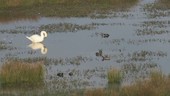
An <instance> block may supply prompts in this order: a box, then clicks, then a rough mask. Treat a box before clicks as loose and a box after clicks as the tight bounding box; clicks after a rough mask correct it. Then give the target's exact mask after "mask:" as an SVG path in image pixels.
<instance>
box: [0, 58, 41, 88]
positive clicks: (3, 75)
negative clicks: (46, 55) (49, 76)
mask: <svg viewBox="0 0 170 96" xmlns="http://www.w3.org/2000/svg"><path fill="white" fill-rule="evenodd" d="M43 80H44V69H43V63H42V62H35V63H26V62H21V61H14V60H11V61H7V62H5V63H4V64H3V65H2V67H1V70H0V83H1V86H2V87H20V86H21V87H29V86H30V87H34V86H35V87H36V86H39V85H42V84H43Z"/></svg>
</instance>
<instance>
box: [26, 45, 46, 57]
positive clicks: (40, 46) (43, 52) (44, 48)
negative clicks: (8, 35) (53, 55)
mask: <svg viewBox="0 0 170 96" xmlns="http://www.w3.org/2000/svg"><path fill="white" fill-rule="evenodd" d="M28 46H29V47H30V48H32V49H33V50H38V49H40V50H41V53H42V54H46V53H47V51H48V49H47V48H46V47H45V46H44V44H42V43H32V44H29V45H28Z"/></svg>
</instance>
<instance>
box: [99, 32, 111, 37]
mask: <svg viewBox="0 0 170 96" xmlns="http://www.w3.org/2000/svg"><path fill="white" fill-rule="evenodd" d="M101 36H102V38H108V37H109V36H110V35H109V34H107V33H101Z"/></svg>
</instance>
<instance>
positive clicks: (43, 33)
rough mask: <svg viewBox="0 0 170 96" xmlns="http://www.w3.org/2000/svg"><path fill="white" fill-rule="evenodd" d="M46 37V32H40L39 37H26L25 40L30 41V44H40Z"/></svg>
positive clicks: (35, 35)
mask: <svg viewBox="0 0 170 96" xmlns="http://www.w3.org/2000/svg"><path fill="white" fill-rule="evenodd" d="M45 37H47V32H46V31H41V33H40V35H38V34H34V35H32V36H30V37H28V36H26V38H27V39H29V40H30V41H32V43H40V42H43V41H44V38H45Z"/></svg>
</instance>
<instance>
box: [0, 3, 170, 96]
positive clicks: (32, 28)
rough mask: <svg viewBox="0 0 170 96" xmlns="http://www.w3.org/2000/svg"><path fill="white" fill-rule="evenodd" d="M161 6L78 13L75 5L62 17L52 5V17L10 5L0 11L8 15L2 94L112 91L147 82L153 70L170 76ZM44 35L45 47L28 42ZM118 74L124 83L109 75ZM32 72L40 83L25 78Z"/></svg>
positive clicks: (2, 39)
mask: <svg viewBox="0 0 170 96" xmlns="http://www.w3.org/2000/svg"><path fill="white" fill-rule="evenodd" d="M101 1H102V0H101ZM165 1H166V0H165ZM45 2H46V1H45V0H44V1H43V0H42V3H40V2H38V4H39V6H35V9H36V8H39V9H41V5H43V4H45ZM110 2H111V0H110ZM131 2H132V1H131ZM162 2H163V1H161V0H160V1H158V2H156V1H155V0H141V1H135V0H134V1H133V3H128V2H126V3H125V5H121V6H119V7H120V8H119V7H118V6H116V7H115V6H114V7H111V6H109V5H108V3H106V5H107V6H106V5H103V6H102V7H99V9H98V10H97V9H96V8H97V7H94V6H93V7H94V8H92V9H90V8H89V9H88V10H85V9H87V6H86V7H85V9H82V10H78V8H80V7H82V6H78V5H77V6H75V8H73V9H71V10H70V11H69V12H68V11H66V12H65V10H68V9H69V8H70V6H67V7H68V9H67V7H66V9H63V10H62V11H63V13H62V14H60V13H61V12H60V11H61V10H56V11H55V10H53V9H57V8H60V7H61V5H62V4H61V3H59V4H60V7H56V6H54V5H52V6H51V7H52V10H51V11H52V12H49V11H47V10H48V9H49V8H50V7H49V5H48V7H47V8H45V9H44V10H35V9H34V8H32V9H30V10H31V11H30V10H26V11H23V10H22V9H24V8H25V7H23V8H20V7H18V5H19V4H18V5H10V4H12V3H9V4H8V3H7V5H8V6H10V7H9V8H8V9H5V7H2V8H1V10H2V11H0V14H2V13H4V15H1V16H0V59H1V62H0V66H1V85H2V88H1V89H4V90H3V91H2V92H1V93H3V94H6V93H7V94H10V93H11V94H14V93H13V92H19V94H24V92H25V95H26V94H27V93H28V94H30V93H31V92H33V91H31V89H30V88H29V87H30V86H32V87H33V88H34V89H35V90H34V91H35V93H36V91H37V90H38V91H40V93H39V95H40V94H41V95H42V94H43V93H45V92H47V93H48V92H51V93H53V92H59V93H60V91H62V92H63V91H67V92H70V90H75V89H78V90H81V89H84V88H108V87H109V86H110V83H109V82H112V83H118V84H119V86H127V85H131V84H133V83H134V82H135V81H136V80H139V79H140V80H141V79H142V80H145V79H148V78H149V75H150V74H151V72H152V71H153V70H154V71H155V70H157V71H161V72H162V73H164V74H166V75H168V74H169V73H170V70H169V67H170V65H169V54H170V51H169V47H170V45H169V44H170V39H169V32H170V31H169V30H170V29H169V17H168V16H169V14H168V13H169V12H168V11H167V9H166V8H164V9H161V8H162V7H160V6H162V5H163V3H162ZM93 3H94V2H93ZM77 4H81V3H79V2H78V3H77ZM94 4H95V3H94ZM111 4H112V3H111ZM116 4H117V5H118V4H120V2H117V3H116ZM159 4H160V5H159ZM35 5H36V4H35ZM66 5H67V4H66ZM66 5H65V6H66ZM29 6H30V5H27V7H28V8H29ZM96 6H99V5H96ZM166 7H167V8H168V6H166ZM10 8H11V9H10ZM61 8H63V7H61ZM76 8H77V9H76ZM83 8H84V7H83ZM107 8H109V10H108V9H107ZM111 9H114V10H111ZM4 10H5V11H4ZM11 10H17V11H18V13H14V11H11ZM34 10H35V11H34ZM80 11H81V12H80ZM46 12H49V13H46ZM54 12H56V13H54ZM28 13H29V14H28ZM76 13H78V14H76ZM5 14H14V16H13V17H11V16H12V15H9V16H7V15H5ZM22 14H24V15H22ZM41 30H45V31H47V33H48V37H47V38H45V40H44V42H42V43H36V44H32V43H31V42H30V41H29V40H28V39H27V38H26V37H25V36H31V35H32V34H39V33H40V31H41ZM11 63H12V64H11ZM24 64H25V65H24ZM15 66H18V67H17V68H16V67H15ZM19 66H20V67H19ZM22 68H25V70H22ZM27 68H28V69H27ZM31 69H32V70H31ZM35 69H36V70H37V71H35ZM112 69H116V71H112ZM7 70H10V71H7ZM15 70H18V72H16V74H10V73H14V72H15ZM117 70H120V74H121V77H119V76H112V75H110V72H111V73H116V74H118V75H119V72H117ZM30 71H32V72H34V73H33V74H35V76H36V77H34V76H31V74H32V73H27V72H30ZM21 73H25V74H26V75H25V74H21ZM36 74H39V75H38V76H37V75H36ZM13 76H14V77H16V78H14V77H13ZM42 76H43V78H42ZM28 77H29V78H28ZM11 78H12V80H11ZM17 78H20V79H17ZM112 78H115V79H113V80H112ZM13 79H14V80H13ZM16 82H17V83H16ZM18 82H22V83H18ZM42 82H43V83H42ZM29 84H31V85H29ZM16 86H18V87H19V88H18V87H16ZM25 86H26V87H28V89H25V90H23V91H22V92H23V93H22V92H20V91H19V90H20V88H21V89H22V88H23V87H25ZM23 89H24V88H23ZM11 90H12V91H11ZM42 90H45V91H43V92H42ZM80 92H81V91H80ZM33 93H34V92H33Z"/></svg>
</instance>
